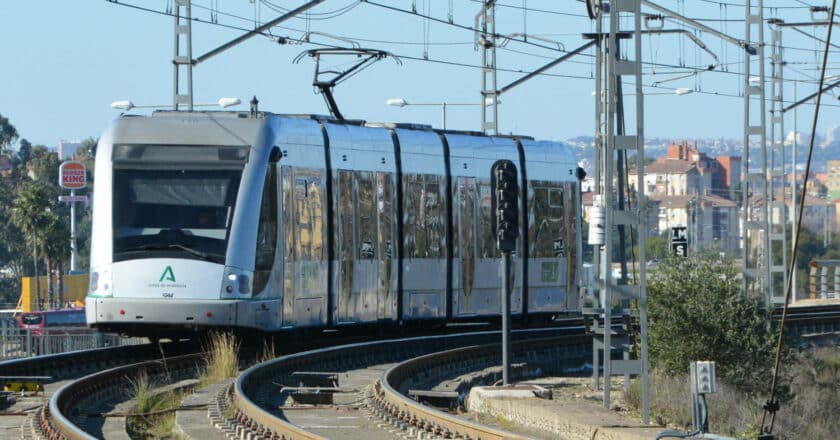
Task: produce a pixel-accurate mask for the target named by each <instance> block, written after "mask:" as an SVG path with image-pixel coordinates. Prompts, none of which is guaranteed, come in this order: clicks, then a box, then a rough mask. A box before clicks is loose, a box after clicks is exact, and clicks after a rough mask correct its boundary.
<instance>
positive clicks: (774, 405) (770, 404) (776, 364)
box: [761, 0, 837, 434]
mask: <svg viewBox="0 0 840 440" xmlns="http://www.w3.org/2000/svg"><path fill="white" fill-rule="evenodd" d="M836 6H837V0H832V1H831V12H830V13H829V26H828V35H827V36H826V39H825V51H824V52H823V60H822V73H821V75H820V81H819V87H817V90H822V89H823V85H824V83H825V69H826V64H828V52H829V45H830V44H831V31H832V29H833V28H834V12H835V10H836V9H835V7H836ZM822 95H823V94H822V93H818V94H817V103H816V106H815V108H814V120H813V122H812V124H811V139H810V142H809V146H808V158H807V160H806V162H805V177H804V179H803V182H802V194H803V197H801V198H800V200H799V216H798V218H797V224H796V236H795V237H794V241H793V243H794V246H793V254H792V255H791V260H790V267H789V269H788V273H793V271H794V270H796V255H797V251H798V250H799V237H800V233H801V232H802V213H803V212H804V209H805V197H804V195H805V194H807V190H808V177H809V174H810V172H811V158H812V157H813V152H814V138H815V137H816V134H817V122H818V121H819V116H820V104H821V103H822ZM787 278H788V279H787V288H786V290H785V302H784V305H783V306H782V317H781V319H780V320H779V338H778V341H777V343H776V354H775V358H774V359H773V370H772V380H771V382H770V397H769V399H768V400H767V402H766V403H765V405H764V414H763V415H762V416H761V432H762V433H766V434H771V433H772V432H773V427H774V425H775V422H776V412H777V411H778V409H779V403H778V401H777V400H776V387H777V383H778V379H779V368H780V367H781V363H782V348H783V347H784V337H785V321H786V320H787V314H788V306H789V304H790V296H791V292H792V291H793V277H791V276H788V277H787ZM768 415H769V418H770V421H769V426H767V425H765V422H766V421H767V418H768Z"/></svg>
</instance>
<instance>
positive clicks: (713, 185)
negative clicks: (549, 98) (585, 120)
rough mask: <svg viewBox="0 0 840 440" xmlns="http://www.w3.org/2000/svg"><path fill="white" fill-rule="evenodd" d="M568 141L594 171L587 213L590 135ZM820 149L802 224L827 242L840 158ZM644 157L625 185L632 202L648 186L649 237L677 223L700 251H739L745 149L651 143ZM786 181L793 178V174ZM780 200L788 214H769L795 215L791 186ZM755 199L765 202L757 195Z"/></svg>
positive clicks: (839, 195) (838, 200) (838, 225)
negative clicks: (640, 170)
mask: <svg viewBox="0 0 840 440" xmlns="http://www.w3.org/2000/svg"><path fill="white" fill-rule="evenodd" d="M567 143H569V144H570V145H572V146H573V147H574V148H575V150H576V153H577V154H578V159H579V161H580V163H581V166H583V167H584V169H585V170H587V173H588V174H589V177H587V178H586V180H585V181H584V184H583V185H582V189H583V191H584V193H583V196H582V203H583V206H584V208H586V207H589V206H592V204H593V201H594V197H593V193H592V185H593V184H594V182H593V180H592V173H591V172H590V170H591V169H592V167H593V166H594V158H593V157H592V154H593V148H592V138H586V137H578V138H574V139H571V140H569V141H567ZM804 149H805V148H802V150H804ZM816 150H819V152H820V154H819V157H820V158H821V159H817V158H816V157H817V154H815V158H814V159H813V160H812V162H813V163H814V164H819V165H820V166H812V173H811V176H810V178H809V184H808V193H807V194H806V197H805V210H804V213H805V214H804V216H803V225H804V226H805V227H806V228H808V230H810V231H811V232H812V233H814V234H817V235H820V236H825V237H826V239H827V240H830V237H831V236H832V235H833V234H834V231H836V230H838V229H840V218H838V212H840V209H838V206H837V205H838V204H840V153H837V152H836V151H837V150H834V149H830V148H818V149H815V153H816ZM645 153H646V157H647V165H646V166H645V170H644V171H645V174H644V176H643V178H642V179H641V182H640V178H639V175H638V172H637V171H636V170H635V167H634V163H633V161H632V160H631V161H630V163H629V171H628V178H627V179H628V180H627V183H628V185H629V188H630V190H631V192H632V193H633V194H634V195H633V196H631V197H633V198H635V197H637V196H636V195H635V194H637V193H636V191H637V189H638V188H639V185H643V187H644V193H645V196H646V197H647V200H648V209H647V215H648V216H649V217H648V221H647V222H646V223H647V225H648V226H649V227H648V231H647V233H648V236H649V237H654V236H658V235H660V234H662V233H663V232H666V231H668V230H670V228H672V227H675V226H686V227H687V228H688V232H689V235H690V236H691V237H693V238H692V240H693V241H694V245H695V246H697V247H700V248H704V247H714V248H716V249H719V250H720V251H724V252H729V253H734V252H737V250H738V249H739V246H740V235H741V232H740V231H741V226H740V224H741V219H740V210H739V201H740V198H741V194H740V191H741V187H742V185H741V178H742V173H743V170H742V166H743V162H742V158H741V154H742V153H743V151H740V144H738V143H737V142H736V141H732V140H725V139H716V140H697V141H691V142H688V141H682V142H671V141H665V140H661V139H650V140H648V142H647V144H646V145H645ZM756 154H757V153H756ZM797 156H799V154H797ZM798 163H799V162H798ZM801 163H804V158H803V162H801ZM820 168H821V170H820ZM803 180H804V173H803V172H801V171H799V172H797V184H798V191H797V202H796V204H797V206H798V203H799V202H798V200H799V198H800V197H802V196H801V189H802V188H801V185H802V182H803ZM785 181H786V182H790V181H791V178H790V174H789V173H788V176H787V177H786V179H785ZM775 199H776V200H782V199H783V200H784V207H785V209H784V212H778V210H777V211H776V212H774V213H773V214H772V215H774V216H783V217H782V218H785V219H788V218H790V215H791V212H792V209H793V206H794V205H793V199H792V197H791V190H790V188H789V187H787V188H785V189H784V190H779V193H777V194H776V195H775ZM753 200H755V201H756V203H759V204H761V200H758V199H757V198H756V196H753ZM584 215H585V214H584ZM777 219H778V217H777ZM775 221H779V220H775Z"/></svg>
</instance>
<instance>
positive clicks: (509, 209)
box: [490, 160, 519, 385]
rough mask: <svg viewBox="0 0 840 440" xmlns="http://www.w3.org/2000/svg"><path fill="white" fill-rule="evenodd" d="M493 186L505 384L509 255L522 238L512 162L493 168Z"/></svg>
mask: <svg viewBox="0 0 840 440" xmlns="http://www.w3.org/2000/svg"><path fill="white" fill-rule="evenodd" d="M490 186H491V189H492V191H493V201H492V203H493V213H494V217H493V218H494V220H495V225H494V226H495V228H494V229H495V232H496V246H498V248H499V250H500V251H502V292H501V293H502V295H501V303H502V383H503V384H504V385H507V384H508V378H509V377H510V358H509V357H508V353H509V352H510V295H511V290H512V286H511V276H510V253H511V252H512V251H514V250H516V239H517V238H518V237H519V185H518V184H517V183H516V165H514V164H513V162H512V161H510V160H497V161H496V162H495V163H494V164H493V166H492V167H491V168H490Z"/></svg>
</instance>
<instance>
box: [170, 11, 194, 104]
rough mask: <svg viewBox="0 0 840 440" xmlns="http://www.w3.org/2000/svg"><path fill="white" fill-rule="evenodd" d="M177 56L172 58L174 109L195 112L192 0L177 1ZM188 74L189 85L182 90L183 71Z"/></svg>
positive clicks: (175, 12)
mask: <svg viewBox="0 0 840 440" xmlns="http://www.w3.org/2000/svg"><path fill="white" fill-rule="evenodd" d="M173 15H174V16H175V54H174V55H173V57H172V69H173V71H174V74H173V75H174V78H173V81H174V83H173V84H174V90H173V92H172V108H173V109H175V110H179V109H180V108H181V106H182V105H185V106H187V110H189V111H192V110H193V86H192V70H193V58H192V0H175V11H174V13H173ZM182 70H184V71H185V72H186V74H187V84H186V87H185V89H184V90H183V91H182V90H181V86H182V84H181V71H182Z"/></svg>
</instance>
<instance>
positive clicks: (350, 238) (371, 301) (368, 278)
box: [336, 170, 396, 323]
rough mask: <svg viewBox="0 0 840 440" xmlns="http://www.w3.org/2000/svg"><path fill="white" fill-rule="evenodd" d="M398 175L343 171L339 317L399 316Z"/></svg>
mask: <svg viewBox="0 0 840 440" xmlns="http://www.w3.org/2000/svg"><path fill="white" fill-rule="evenodd" d="M392 179H393V178H392V176H391V175H390V174H387V173H379V172H373V171H350V170H339V171H338V179H337V182H338V188H337V191H338V192H337V194H338V207H337V214H338V215H337V223H338V224H337V233H338V234H337V235H338V241H337V243H338V253H337V257H338V265H337V268H338V274H337V278H338V279H337V285H336V289H337V292H338V301H337V303H336V306H337V311H336V312H337V313H336V321H337V322H338V323H351V322H370V321H375V320H377V319H386V318H389V317H392V316H393V311H394V310H395V307H396V292H395V291H394V289H393V285H392V282H391V279H392V273H394V270H393V264H394V261H395V260H394V259H395V257H396V250H395V249H394V247H393V243H395V242H394V233H393V226H394V224H393V221H392V219H393V216H394V214H393V212H392V208H393V206H394V204H393V193H394V190H393V188H394V184H393V181H392Z"/></svg>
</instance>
